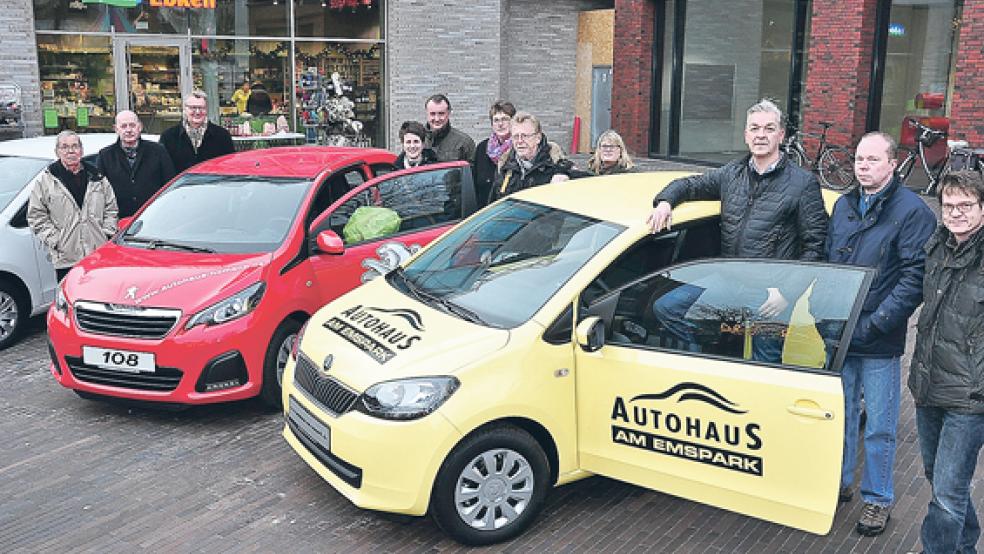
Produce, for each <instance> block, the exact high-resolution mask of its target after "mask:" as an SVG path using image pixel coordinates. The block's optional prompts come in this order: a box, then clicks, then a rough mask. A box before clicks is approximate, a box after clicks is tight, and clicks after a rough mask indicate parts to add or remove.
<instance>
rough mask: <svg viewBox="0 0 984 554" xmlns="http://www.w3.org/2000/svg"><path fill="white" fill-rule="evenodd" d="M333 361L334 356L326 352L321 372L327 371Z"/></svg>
mask: <svg viewBox="0 0 984 554" xmlns="http://www.w3.org/2000/svg"><path fill="white" fill-rule="evenodd" d="M334 361H335V356H333V355H332V354H328V355H327V356H325V361H324V363H322V364H321V372H322V373H328V370H330V369H331V364H332V363H334Z"/></svg>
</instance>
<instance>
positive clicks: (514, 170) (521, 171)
mask: <svg viewBox="0 0 984 554" xmlns="http://www.w3.org/2000/svg"><path fill="white" fill-rule="evenodd" d="M511 133H512V143H513V145H512V150H510V151H509V152H508V153H506V154H505V155H504V156H503V157H502V158H501V159H500V160H499V171H498V173H497V174H496V177H495V182H494V183H493V184H492V190H491V194H490V195H489V204H491V203H492V202H495V201H496V200H498V199H500V198H502V197H503V196H507V195H509V194H512V193H514V192H516V191H518V190H523V189H528V188H530V187H535V186H539V185H545V184H547V183H556V182H561V181H566V180H567V179H569V178H570V173H571V172H572V171H573V169H574V166H573V164H572V163H571V161H570V160H568V159H566V158H565V157H564V152H563V151H562V150H561V148H560V146H558V145H557V144H554V143H552V142H550V141H548V140H547V137H546V135H544V134H543V130H542V128H541V127H540V121H539V120H538V119H537V118H536V117H534V116H533V115H531V114H528V113H526V112H518V113H517V114H516V115H515V116H514V117H513V120H512V131H511Z"/></svg>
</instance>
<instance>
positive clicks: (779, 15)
mask: <svg viewBox="0 0 984 554" xmlns="http://www.w3.org/2000/svg"><path fill="white" fill-rule="evenodd" d="M793 4H794V3H793V2H789V1H788V0H760V1H755V0H745V1H742V2H741V6H740V7H738V6H733V7H732V8H729V9H732V10H733V11H734V13H741V14H742V16H741V17H720V10H721V6H720V3H719V2H715V1H713V0H690V1H688V2H687V12H686V14H687V21H686V27H685V39H684V57H683V58H684V59H683V62H684V63H683V101H682V106H681V114H680V115H681V121H680V155H681V156H685V157H691V158H699V159H703V160H711V161H722V162H723V161H726V160H729V159H732V158H734V157H737V156H739V155H742V154H744V153H746V152H747V147H746V146H745V141H744V127H745V110H746V109H748V107H749V106H751V105H752V104H754V103H755V102H757V101H758V100H759V99H760V98H762V97H763V96H765V97H771V98H772V99H773V100H774V101H775V102H776V104H778V105H779V107H780V108H782V109H785V106H786V103H787V99H788V90H789V69H790V58H791V55H792V53H791V45H792V36H793V27H794V25H795V23H794V17H793V7H794V6H793Z"/></svg>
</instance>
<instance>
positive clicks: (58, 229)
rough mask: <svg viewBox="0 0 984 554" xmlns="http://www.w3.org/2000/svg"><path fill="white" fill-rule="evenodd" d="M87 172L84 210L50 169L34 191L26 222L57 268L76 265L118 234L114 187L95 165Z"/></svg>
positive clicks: (43, 173)
mask: <svg viewBox="0 0 984 554" xmlns="http://www.w3.org/2000/svg"><path fill="white" fill-rule="evenodd" d="M55 163H61V162H58V161H56V162H55ZM86 171H88V173H89V183H88V185H87V187H86V191H85V198H84V200H83V201H82V207H81V208H79V205H78V204H76V203H75V199H74V198H72V193H71V192H69V190H68V188H67V187H66V186H65V185H64V184H63V183H62V182H61V181H60V180H59V179H58V178H57V177H55V176H54V175H52V173H51V170H50V169H46V170H44V171H43V172H42V173H41V176H40V177H39V178H38V182H37V183H35V185H34V190H32V191H31V198H30V200H29V201H28V205H27V222H28V224H29V225H30V226H31V230H32V231H34V234H35V235H37V236H38V238H39V239H41V242H43V243H44V244H45V246H47V248H48V251H49V252H50V253H51V263H52V264H53V265H54V266H55V268H56V269H64V268H67V267H72V266H74V265H75V264H77V263H78V262H79V261H80V260H81V259H82V258H84V257H85V256H87V255H88V254H89V253H90V252H92V251H94V250H95V249H96V248H98V247H99V246H100V245H102V244H103V243H104V242H106V239H107V238H108V237H111V236H112V235H113V234H114V233H116V222H117V217H116V216H117V213H118V211H119V210H118V208H117V206H116V196H115V195H114V194H113V188H112V187H111V186H110V185H109V181H108V180H107V179H106V178H105V177H103V176H102V174H101V173H99V171H98V170H97V169H96V168H94V167H93V166H91V165H86Z"/></svg>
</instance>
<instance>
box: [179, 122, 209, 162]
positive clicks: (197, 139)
mask: <svg viewBox="0 0 984 554" xmlns="http://www.w3.org/2000/svg"><path fill="white" fill-rule="evenodd" d="M207 127H208V123H207V122H206V123H205V125H202V126H201V127H200V128H198V129H196V128H194V127H192V126H191V125H189V124H188V122H187V121H186V122H185V124H184V128H185V132H186V133H188V138H189V139H190V140H191V147H192V148H193V149H194V150H195V154H197V153H198V149H199V148H201V146H202V140H203V139H204V138H205V129H206V128H207Z"/></svg>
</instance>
